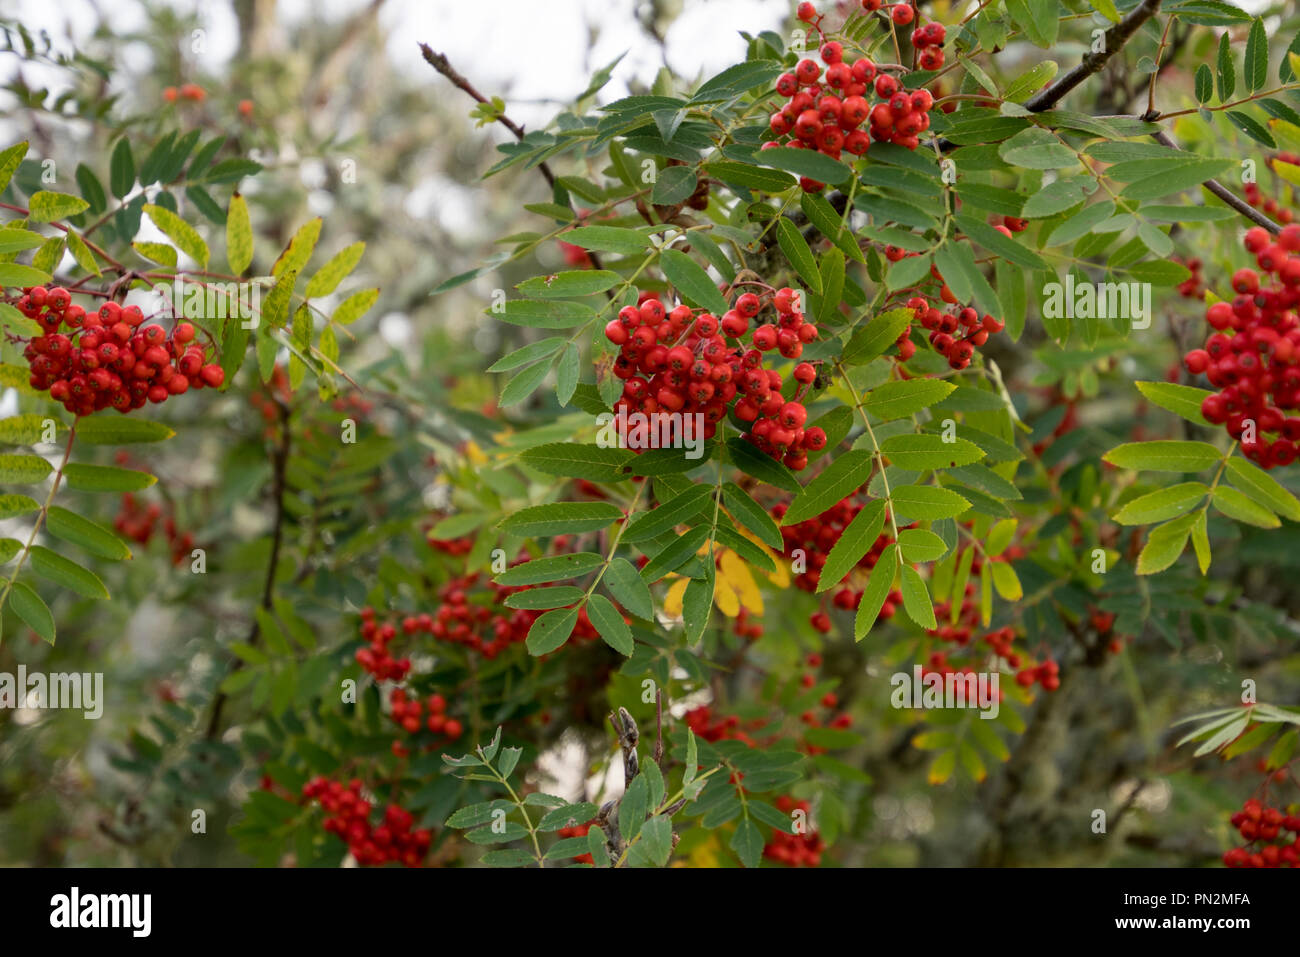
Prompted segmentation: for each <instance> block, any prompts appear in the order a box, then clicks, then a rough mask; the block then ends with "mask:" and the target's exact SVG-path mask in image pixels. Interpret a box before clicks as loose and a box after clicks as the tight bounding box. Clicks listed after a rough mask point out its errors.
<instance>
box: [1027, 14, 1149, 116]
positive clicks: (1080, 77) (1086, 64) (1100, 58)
mask: <svg viewBox="0 0 1300 957" xmlns="http://www.w3.org/2000/svg"><path fill="white" fill-rule="evenodd" d="M1159 9H1160V0H1143V2H1142V3H1140V4H1139V5H1138V6H1137V7H1136V8H1135V9H1134V10H1133V12H1132V13H1130V14H1129V15H1128V16H1127V17H1125V18H1124V19H1123V20H1121V21H1120V22H1119V23H1117V24H1115V25H1114V26H1113V27H1111V28H1110V29H1109V30H1107V31H1106V34H1105V44H1104V45H1103V46H1102V48H1101V49H1100V50H1098V51H1097V52H1096V53H1091V52H1090V53H1085V54H1084V56H1083V59H1082V60H1081V61H1080V62H1079V65H1078V66H1076V67H1074V68H1073V69H1071V70H1070V71H1069V72H1067V73H1065V74H1064V75H1062V76H1061V77H1060V78H1059V79H1058V80H1056V81H1055V82H1054V83H1052V84H1051V85H1050V86H1048V87H1046V88H1044V89H1042V90H1040V91H1039V92H1038V93H1036V94H1034V95H1033V96H1031V97H1030V98H1029V100H1028V101H1027V102H1026V103H1025V109H1027V110H1029V111H1030V112H1033V113H1041V112H1042V111H1043V110H1050V109H1051V108H1052V107H1053V106H1055V105H1056V104H1057V103H1059V102H1060V101H1061V100H1062V99H1064V98H1065V95H1066V94H1067V93H1069V92H1070V91H1071V90H1073V89H1074V88H1075V87H1076V86H1078V85H1079V84H1080V83H1082V82H1083V81H1084V80H1086V79H1088V77H1090V76H1093V75H1095V74H1097V73H1100V72H1101V69H1102V67H1104V66H1105V65H1106V63H1107V61H1108V60H1110V58H1111V57H1113V56H1114V55H1115V54H1116V53H1118V52H1119V51H1120V50H1121V49H1123V47H1124V44H1126V43H1128V41H1129V38H1130V37H1132V36H1133V34H1135V33H1137V31H1138V29H1139V28H1140V27H1141V26H1142V24H1144V23H1146V22H1147V21H1148V20H1150V19H1151V18H1152V17H1153V16H1155V15H1156V13H1157V11H1159Z"/></svg>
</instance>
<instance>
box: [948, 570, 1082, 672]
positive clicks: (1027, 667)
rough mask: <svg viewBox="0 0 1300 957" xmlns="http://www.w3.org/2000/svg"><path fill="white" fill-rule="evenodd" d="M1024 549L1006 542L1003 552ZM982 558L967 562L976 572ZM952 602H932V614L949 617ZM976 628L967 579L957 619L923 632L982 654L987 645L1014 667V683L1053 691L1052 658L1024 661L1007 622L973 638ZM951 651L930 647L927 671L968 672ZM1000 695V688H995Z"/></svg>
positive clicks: (972, 591)
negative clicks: (956, 664)
mask: <svg viewBox="0 0 1300 957" xmlns="http://www.w3.org/2000/svg"><path fill="white" fill-rule="evenodd" d="M1024 554H1025V550H1024V546H1022V545H1010V546H1008V547H1007V550H1006V552H1005V553H1004V555H1005V557H1006V558H1008V559H1014V558H1021V557H1024ZM992 560H993V561H1002V557H999V558H996V559H992ZM984 561H985V560H984V559H982V558H981V557H979V556H976V557H975V558H974V560H973V561H972V562H971V571H972V573H973V574H978V573H979V571H980V568H981V566H982V564H983V562H984ZM951 613H952V602H951V601H942V602H938V603H936V604H935V607H934V614H935V618H936V619H938V620H939V621H945V620H946V619H948V618H949V617H951ZM979 631H980V609H979V605H978V604H976V601H975V586H974V585H972V584H969V583H967V585H966V590H965V593H964V594H963V595H962V602H961V608H960V610H959V611H958V612H957V620H956V621H955V622H954V623H951V624H947V623H945V624H941V625H939V626H938V627H937V628H931V629H927V631H926V634H928V635H929V636H930V637H931V638H936V639H938V640H939V641H942V642H947V643H949V644H952V645H956V646H957V648H958V649H968V648H973V649H976V654H983V653H984V652H983V651H982V650H979V649H980V646H981V645H984V646H987V648H988V651H990V652H992V653H993V654H994V655H995V656H997V657H998V658H1000V659H1002V660H1003V661H1005V662H1006V664H1007V666H1008V667H1010V668H1015V669H1017V670H1016V683H1017V684H1018V685H1020V686H1021V687H1022V688H1028V687H1029V686H1031V685H1033V684H1034V683H1035V682H1037V683H1040V684H1041V685H1042V686H1043V690H1044V691H1055V690H1056V689H1057V688H1059V687H1060V686H1061V679H1060V677H1059V674H1060V667H1059V666H1058V665H1057V663H1056V662H1055V661H1051V660H1048V661H1044V662H1041V663H1039V664H1033V663H1030V662H1028V661H1026V660H1025V659H1026V657H1027V656H1026V654H1025V653H1024V652H1021V651H1017V650H1016V648H1015V642H1016V638H1017V637H1018V635H1017V634H1016V630H1015V629H1014V628H1012V627H1010V626H1006V627H1002V628H995V629H993V630H992V631H985V632H984V633H983V634H981V635H980V636H979V639H978V641H976V642H975V644H974V645H972V642H973V641H975V636H976V634H977V633H978V632H979ZM953 654H954V651H953V650H951V649H950V650H947V651H933V652H931V653H930V655H929V657H928V659H927V665H928V667H926V668H925V670H927V671H933V672H938V673H939V674H942V675H947V674H950V673H956V674H970V673H971V672H972V671H973V670H974V669H973V668H971V667H969V666H966V667H960V668H958V667H956V666H954V665H953V664H952V662H951V661H950V658H951V656H952V655H953ZM998 694H999V698H1000V697H1001V689H999V691H998Z"/></svg>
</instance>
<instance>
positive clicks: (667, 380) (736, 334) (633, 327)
mask: <svg viewBox="0 0 1300 957" xmlns="http://www.w3.org/2000/svg"><path fill="white" fill-rule="evenodd" d="M770 304H771V305H772V307H773V308H774V309H775V310H776V313H777V321H776V323H770V322H769V323H764V324H761V325H759V326H758V327H757V328H756V329H754V330H753V333H752V337H751V340H750V341H751V346H750V348H745V347H744V345H743V343H742V341H741V340H742V337H744V336H745V335H747V334H748V333H749V331H750V330H749V323H750V320H751V319H754V318H756V317H757V316H758V315H759V313H760V312H761V311H762V310H763V308H764V302H763V300H762V299H760V298H759V297H758V296H757V295H755V294H754V293H752V292H746V293H742V294H741V295H740V296H738V297H737V298H736V302H735V305H734V306H733V308H731V309H729V310H727V312H726V313H725V314H723V316H722V317H721V318H720V319H719V318H718V317H716V316H713V315H711V314H709V313H707V312H701V313H700V314H699V315H698V316H697V315H696V312H695V310H693V309H691V307H690V306H687V305H679V306H675V307H673V308H672V309H666V308H665V306H664V304H663V302H661V301H660V299H659V295H658V293H653V292H645V293H641V294H640V295H639V296H638V299H637V305H635V306H624V307H623V308H622V309H620V310H619V313H618V318H617V319H614V320H612V321H611V322H610V323H609V324H608V325H606V326H605V336H606V338H607V339H609V341H610V342H612V343H613V344H614V345H616V346H618V347H619V354H618V357H617V358H616V359H615V361H614V374H615V375H616V376H618V377H619V378H620V379H623V380H624V381H623V395H622V396H621V397H620V398H619V400H618V402H617V403H615V406H614V411H615V412H616V413H626V414H628V415H630V414H631V413H635V412H640V413H642V414H644V415H646V416H647V417H648V418H649V421H650V423H651V425H652V427H653V432H654V434H660V433H661V432H662V431H663V430H662V429H660V428H659V423H660V418H659V417H660V416H661V415H662V414H663V413H674V414H676V413H681V414H692V413H696V414H700V415H702V416H703V417H704V418H703V422H704V437H705V438H711V437H712V436H713V435H714V433H715V432H716V431H717V424H718V423H719V422H720V421H722V419H723V418H724V417H725V416H726V414H727V409H728V407H729V406H731V408H732V410H733V411H734V412H735V414H736V417H737V418H738V419H740V421H742V422H746V423H751V424H750V427H749V432H748V433H747V434H746V435H745V436H744V437H745V438H746V439H747V440H748V441H749V442H750V443H752V444H753V445H755V446H756V447H758V448H759V449H761V450H762V451H764V452H766V453H768V454H769V455H771V456H772V457H773V458H780V459H783V461H784V462H785V464H786V465H787V466H788V467H789V468H791V469H794V470H796V471H798V470H799V469H802V468H804V467H805V466H806V465H807V464H808V452H817V451H821V450H822V449H824V448H825V447H826V433H825V432H824V431H823V430H822V429H820V428H815V427H814V428H807V429H806V428H804V423H805V422H806V421H807V419H808V410H807V409H806V408H805V407H804V406H803V404H802V403H801V402H800V401H799V399H800V397H801V396H802V395H803V392H804V391H805V390H806V388H807V387H808V386H810V385H811V384H812V383H813V382H814V381H815V380H816V378H817V371H816V369H815V368H814V367H813V366H812V365H811V364H810V363H807V362H801V363H799V364H798V365H797V366H796V367H795V370H794V377H795V380H796V381H797V382H799V383H800V386H801V388H800V390H799V392H798V393H797V394H796V396H795V397H794V398H792V399H789V400H787V399H785V398H784V397H783V396H782V395H781V385H782V382H783V379H782V376H781V374H780V373H779V372H777V371H776V370H775V369H764V368H763V353H765V352H770V351H772V350H773V349H776V350H778V351H779V352H780V354H781V355H782V356H783V357H784V358H786V359H797V358H799V356H800V355H801V354H802V353H803V347H804V343H807V342H812V341H813V340H815V339H816V338H817V327H816V326H815V325H813V324H812V323H810V322H805V321H804V317H803V314H802V313H801V312H799V311H798V310H797V305H798V299H797V294H796V293H795V291H794V290H793V289H789V288H785V289H778V290H775V291H774V292H773V293H772V295H771V302H770ZM728 340H730V344H729V341H728ZM733 403H734V405H733ZM616 421H618V422H619V423H620V426H622V425H623V424H624V423H625V421H626V420H625V419H624V418H623V416H621V415H620V418H619V419H617V420H616ZM682 422H683V420H682V419H680V418H679V417H678V416H677V415H673V416H672V417H670V418H668V419H667V421H666V422H665V423H663V424H664V425H666V426H667V428H668V429H669V430H672V431H674V432H675V431H676V430H680V429H681V428H682ZM625 438H626V436H625ZM638 451H641V450H640V449H638Z"/></svg>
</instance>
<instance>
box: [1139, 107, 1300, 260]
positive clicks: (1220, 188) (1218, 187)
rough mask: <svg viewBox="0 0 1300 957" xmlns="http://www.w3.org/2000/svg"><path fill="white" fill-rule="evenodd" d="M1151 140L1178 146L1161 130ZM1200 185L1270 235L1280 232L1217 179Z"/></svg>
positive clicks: (1280, 228) (1171, 146) (1271, 221)
mask: <svg viewBox="0 0 1300 957" xmlns="http://www.w3.org/2000/svg"><path fill="white" fill-rule="evenodd" d="M1151 138H1152V139H1153V140H1155V141H1156V142H1157V143H1159V144H1160V145H1161V146H1167V147H1169V148H1170V149H1172V150H1176V149H1178V144H1177V143H1175V142H1174V141H1173V140H1171V139H1170V138H1169V136H1168V134H1166V133H1165V132H1164V131H1163V130H1156V132H1154V133H1152V134H1151ZM1201 185H1202V186H1204V187H1205V188H1206V189H1208V190H1209V191H1210V192H1211V193H1213V194H1214V195H1215V196H1217V197H1219V199H1221V200H1223V201H1224V203H1226V204H1227V205H1228V206H1231V207H1232V208H1233V209H1235V210H1236V211H1237V212H1239V213H1241V215H1243V216H1245V217H1246V218H1247V219H1249V220H1250V221H1251V222H1253V223H1256V224H1258V225H1260V226H1263V227H1264V228H1265V229H1267V230H1268V231H1269V232H1270V233H1274V234H1277V233H1280V232H1281V231H1282V227H1281V226H1279V225H1278V224H1277V223H1275V222H1273V220H1271V219H1269V218H1268V217H1267V216H1265V215H1264V214H1263V213H1261V212H1260V211H1259V210H1257V209H1256V208H1255V207H1254V206H1251V205H1250V204H1249V203H1248V202H1246V201H1245V200H1244V199H1242V198H1241V197H1239V196H1238V195H1237V194H1236V193H1234V192H1232V190H1230V189H1228V188H1227V187H1226V186H1224V185H1223V184H1222V183H1220V182H1219V181H1218V180H1217V179H1207V180H1206V181H1205V182H1204V183H1202V184H1201Z"/></svg>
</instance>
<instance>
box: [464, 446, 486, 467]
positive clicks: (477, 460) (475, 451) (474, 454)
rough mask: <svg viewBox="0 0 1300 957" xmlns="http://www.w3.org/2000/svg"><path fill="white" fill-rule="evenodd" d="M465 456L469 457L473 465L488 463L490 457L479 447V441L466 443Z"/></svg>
mask: <svg viewBox="0 0 1300 957" xmlns="http://www.w3.org/2000/svg"><path fill="white" fill-rule="evenodd" d="M465 457H466V458H467V459H469V462H470V464H471V465H487V461H488V458H487V456H486V455H484V454H483V450H482V449H480V448H479V447H478V443H477V442H466V443H465Z"/></svg>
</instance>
